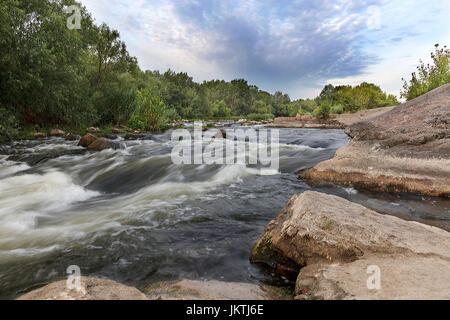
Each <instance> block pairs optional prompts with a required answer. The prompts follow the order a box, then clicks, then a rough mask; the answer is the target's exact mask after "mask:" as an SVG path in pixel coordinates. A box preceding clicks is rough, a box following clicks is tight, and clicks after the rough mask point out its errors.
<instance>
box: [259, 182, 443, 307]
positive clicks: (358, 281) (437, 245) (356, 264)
mask: <svg viewBox="0 0 450 320" xmlns="http://www.w3.org/2000/svg"><path fill="white" fill-rule="evenodd" d="M250 260H251V261H252V262H254V263H263V264H265V265H267V266H269V267H270V268H272V269H273V270H275V271H277V272H279V273H282V274H285V275H288V276H289V275H290V276H291V277H292V276H295V275H296V274H297V273H298V276H297V280H296V287H295V294H296V298H297V299H450V273H449V272H448V271H449V270H450V233H449V232H447V231H445V230H442V229H439V228H436V227H431V226H428V225H424V224H421V223H417V222H411V221H405V220H402V219H400V218H397V217H394V216H389V215H382V214H380V213H377V212H375V211H373V210H370V209H368V208H366V207H363V206H361V205H359V204H355V203H352V202H350V201H347V200H345V199H343V198H340V197H337V196H333V195H327V194H323V193H318V192H313V191H306V192H304V193H303V194H301V195H295V196H293V197H292V198H291V200H290V201H289V203H288V204H287V205H286V207H285V208H284V209H283V210H282V211H281V212H280V213H279V215H278V216H277V217H276V218H275V220H273V221H271V222H270V223H269V225H268V226H267V227H266V229H265V230H264V233H263V235H262V236H261V237H260V239H259V240H258V242H257V243H256V245H255V246H254V248H253V249H252V253H251V257H250ZM370 270H372V271H373V270H375V271H376V272H379V274H380V279H381V280H380V281H381V282H380V283H381V285H380V287H378V288H375V289H374V288H373V287H371V286H369V285H368V284H367V283H368V279H369V277H370V275H371V274H370V273H369V274H368V272H369V271H370ZM372 271H371V272H372Z"/></svg>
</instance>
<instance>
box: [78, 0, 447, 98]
mask: <svg viewBox="0 0 450 320" xmlns="http://www.w3.org/2000/svg"><path fill="white" fill-rule="evenodd" d="M82 3H83V4H84V5H86V7H87V8H88V10H89V11H91V12H92V13H93V17H94V18H96V20H97V22H99V23H100V22H103V21H104V22H107V23H108V24H109V25H111V26H112V27H113V28H116V29H118V30H119V31H120V32H121V35H122V38H123V39H124V40H125V41H126V43H127V45H128V47H129V51H130V53H131V54H133V55H136V56H137V57H138V59H139V61H140V65H141V67H142V68H144V69H152V70H154V69H157V70H161V71H165V70H166V69H168V68H171V69H173V70H175V71H186V72H188V73H189V74H190V75H192V76H193V77H194V79H195V80H197V81H203V80H210V79H216V78H220V79H222V78H223V79H226V80H231V79H234V78H245V79H247V80H248V81H249V82H250V83H253V84H256V85H258V86H259V87H260V88H262V89H264V90H268V91H271V92H273V91H275V90H281V91H284V92H288V93H289V94H290V95H291V96H292V97H295V98H297V97H304V96H313V95H315V94H317V92H318V91H320V88H321V87H322V86H323V85H324V84H325V83H326V82H328V81H331V80H333V81H336V82H341V81H343V82H345V80H346V79H347V80H348V81H350V82H358V81H363V80H366V79H368V80H371V81H376V82H377V83H378V84H380V85H381V86H382V87H383V85H384V88H383V89H385V90H388V91H390V92H394V93H397V92H396V91H398V89H399V88H400V86H401V82H400V78H401V77H402V76H407V74H402V73H404V72H405V70H406V67H408V68H411V66H412V65H413V59H414V61H415V62H417V60H418V58H420V57H424V56H423V55H422V56H419V55H416V54H412V51H414V50H416V51H418V52H417V53H422V52H424V53H425V54H426V55H427V54H428V51H430V50H431V49H432V45H433V44H434V43H435V42H439V40H440V39H445V37H447V39H449V38H450V37H448V36H449V31H442V30H450V25H449V22H448V21H447V20H449V19H448V18H446V16H447V17H448V15H449V13H450V7H449V5H448V3H446V1H445V0H442V1H434V2H433V3H432V4H430V3H429V2H427V1H423V0H407V1H403V0H402V1H386V0H363V1H351V0H338V1H336V0H334V1H332V0H314V1H313V0H289V1H288V0H277V1H275V0H268V1H256V0H247V1H237V0H233V1H231V0H229V1H226V0H220V1H219V0H179V1H168V0H162V1H146V0H134V1H126V0H82ZM418 6H420V8H421V10H418V9H417V8H418ZM438 24H440V25H439V26H438ZM443 24H444V25H443ZM445 26H447V28H446V29H445ZM430 35H436V36H435V39H433V37H432V36H430ZM418 42H420V45H419V44H415V43H418ZM424 48H426V51H425V50H424ZM386 50H390V51H391V52H390V53H389V52H386ZM401 57H403V58H404V59H403V60H404V62H405V61H407V62H406V63H405V65H406V66H405V70H403V69H401V70H399V69H398V68H397V69H396V68H393V69H394V70H395V71H397V72H398V73H399V74H397V75H396V77H397V79H398V83H397V84H395V80H394V73H393V70H392V73H391V74H390V73H389V71H390V70H385V72H382V73H383V74H384V76H383V74H378V73H379V71H380V68H382V67H383V66H384V67H388V66H389V65H392V64H393V62H394V61H395V65H397V61H398V60H399V59H401ZM412 69H413V67H412ZM412 69H410V70H411V71H413V70H412ZM375 73H377V74H375Z"/></svg>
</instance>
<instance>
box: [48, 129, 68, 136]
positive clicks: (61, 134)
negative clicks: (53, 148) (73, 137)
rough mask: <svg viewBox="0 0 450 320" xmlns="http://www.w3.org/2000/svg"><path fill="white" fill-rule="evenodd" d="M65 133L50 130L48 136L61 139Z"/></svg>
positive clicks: (58, 130)
mask: <svg viewBox="0 0 450 320" xmlns="http://www.w3.org/2000/svg"><path fill="white" fill-rule="evenodd" d="M65 135H66V132H65V131H63V130H60V129H52V130H50V136H52V137H61V136H65Z"/></svg>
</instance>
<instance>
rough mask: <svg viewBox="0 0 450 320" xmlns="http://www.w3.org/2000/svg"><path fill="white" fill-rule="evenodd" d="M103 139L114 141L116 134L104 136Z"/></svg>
mask: <svg viewBox="0 0 450 320" xmlns="http://www.w3.org/2000/svg"><path fill="white" fill-rule="evenodd" d="M105 138H106V139H109V140H116V139H117V138H118V137H117V135H116V134H105Z"/></svg>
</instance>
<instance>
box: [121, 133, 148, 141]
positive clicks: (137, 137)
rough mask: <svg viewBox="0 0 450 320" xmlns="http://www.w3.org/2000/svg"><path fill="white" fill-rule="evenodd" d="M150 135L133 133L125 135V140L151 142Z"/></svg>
mask: <svg viewBox="0 0 450 320" xmlns="http://www.w3.org/2000/svg"><path fill="white" fill-rule="evenodd" d="M151 138H152V135H151V134H149V133H135V134H127V135H125V137H124V139H125V140H151Z"/></svg>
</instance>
